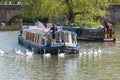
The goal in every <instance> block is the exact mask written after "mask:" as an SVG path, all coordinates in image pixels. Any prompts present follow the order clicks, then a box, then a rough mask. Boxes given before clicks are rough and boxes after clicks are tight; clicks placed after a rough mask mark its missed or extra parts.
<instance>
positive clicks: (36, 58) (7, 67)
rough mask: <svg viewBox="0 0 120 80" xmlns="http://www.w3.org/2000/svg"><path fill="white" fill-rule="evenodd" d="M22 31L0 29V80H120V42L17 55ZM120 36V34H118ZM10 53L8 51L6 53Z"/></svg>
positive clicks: (94, 43) (22, 48)
mask: <svg viewBox="0 0 120 80" xmlns="http://www.w3.org/2000/svg"><path fill="white" fill-rule="evenodd" d="M17 36H18V31H8V32H0V48H1V49H2V50H3V51H4V52H5V54H4V55H0V80H119V79H120V53H119V51H120V42H119V41H117V42H116V43H112V42H79V44H80V46H81V48H80V53H79V54H70V55H65V56H64V57H58V56H51V57H45V56H42V55H38V54H34V55H33V56H26V55H16V54H15V53H14V52H12V50H13V48H17V49H19V50H21V51H22V52H25V50H26V48H25V47H23V46H20V45H19V44H18V43H17ZM118 38H119V37H118ZM6 52H7V53H8V54H6Z"/></svg>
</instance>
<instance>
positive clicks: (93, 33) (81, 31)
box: [62, 26, 116, 42]
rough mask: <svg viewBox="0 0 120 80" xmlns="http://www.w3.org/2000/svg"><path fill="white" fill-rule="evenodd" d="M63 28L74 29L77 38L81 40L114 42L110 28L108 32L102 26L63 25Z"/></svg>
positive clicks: (114, 38)
mask: <svg viewBox="0 0 120 80" xmlns="http://www.w3.org/2000/svg"><path fill="white" fill-rule="evenodd" d="M62 28H63V29H64V30H69V31H74V32H76V33H77V39H78V40H81V41H97V42H115V41H116V37H115V34H114V32H113V31H112V29H111V30H110V33H107V31H106V30H105V29H104V28H101V27H98V28H80V27H69V26H63V27H62Z"/></svg>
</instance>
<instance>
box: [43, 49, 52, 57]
mask: <svg viewBox="0 0 120 80" xmlns="http://www.w3.org/2000/svg"><path fill="white" fill-rule="evenodd" d="M43 55H44V56H46V57H50V56H51V54H50V53H46V49H44V53H43Z"/></svg>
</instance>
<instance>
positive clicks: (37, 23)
mask: <svg viewBox="0 0 120 80" xmlns="http://www.w3.org/2000/svg"><path fill="white" fill-rule="evenodd" d="M34 26H42V27H43V26H44V25H43V23H42V22H40V21H39V20H38V19H36V20H35V23H34Z"/></svg>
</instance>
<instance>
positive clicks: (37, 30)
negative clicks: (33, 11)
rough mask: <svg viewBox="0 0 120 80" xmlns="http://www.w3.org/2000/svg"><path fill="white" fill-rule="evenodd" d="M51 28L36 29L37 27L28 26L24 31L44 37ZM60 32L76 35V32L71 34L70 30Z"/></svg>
mask: <svg viewBox="0 0 120 80" xmlns="http://www.w3.org/2000/svg"><path fill="white" fill-rule="evenodd" d="M50 29H51V28H50V27H49V28H46V27H36V26H28V29H24V31H26V32H31V33H34V34H39V35H44V34H46V33H47V32H48V31H49V30H50ZM57 32H58V33H59V32H63V33H72V34H76V33H75V32H71V31H68V30H58V31H57Z"/></svg>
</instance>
